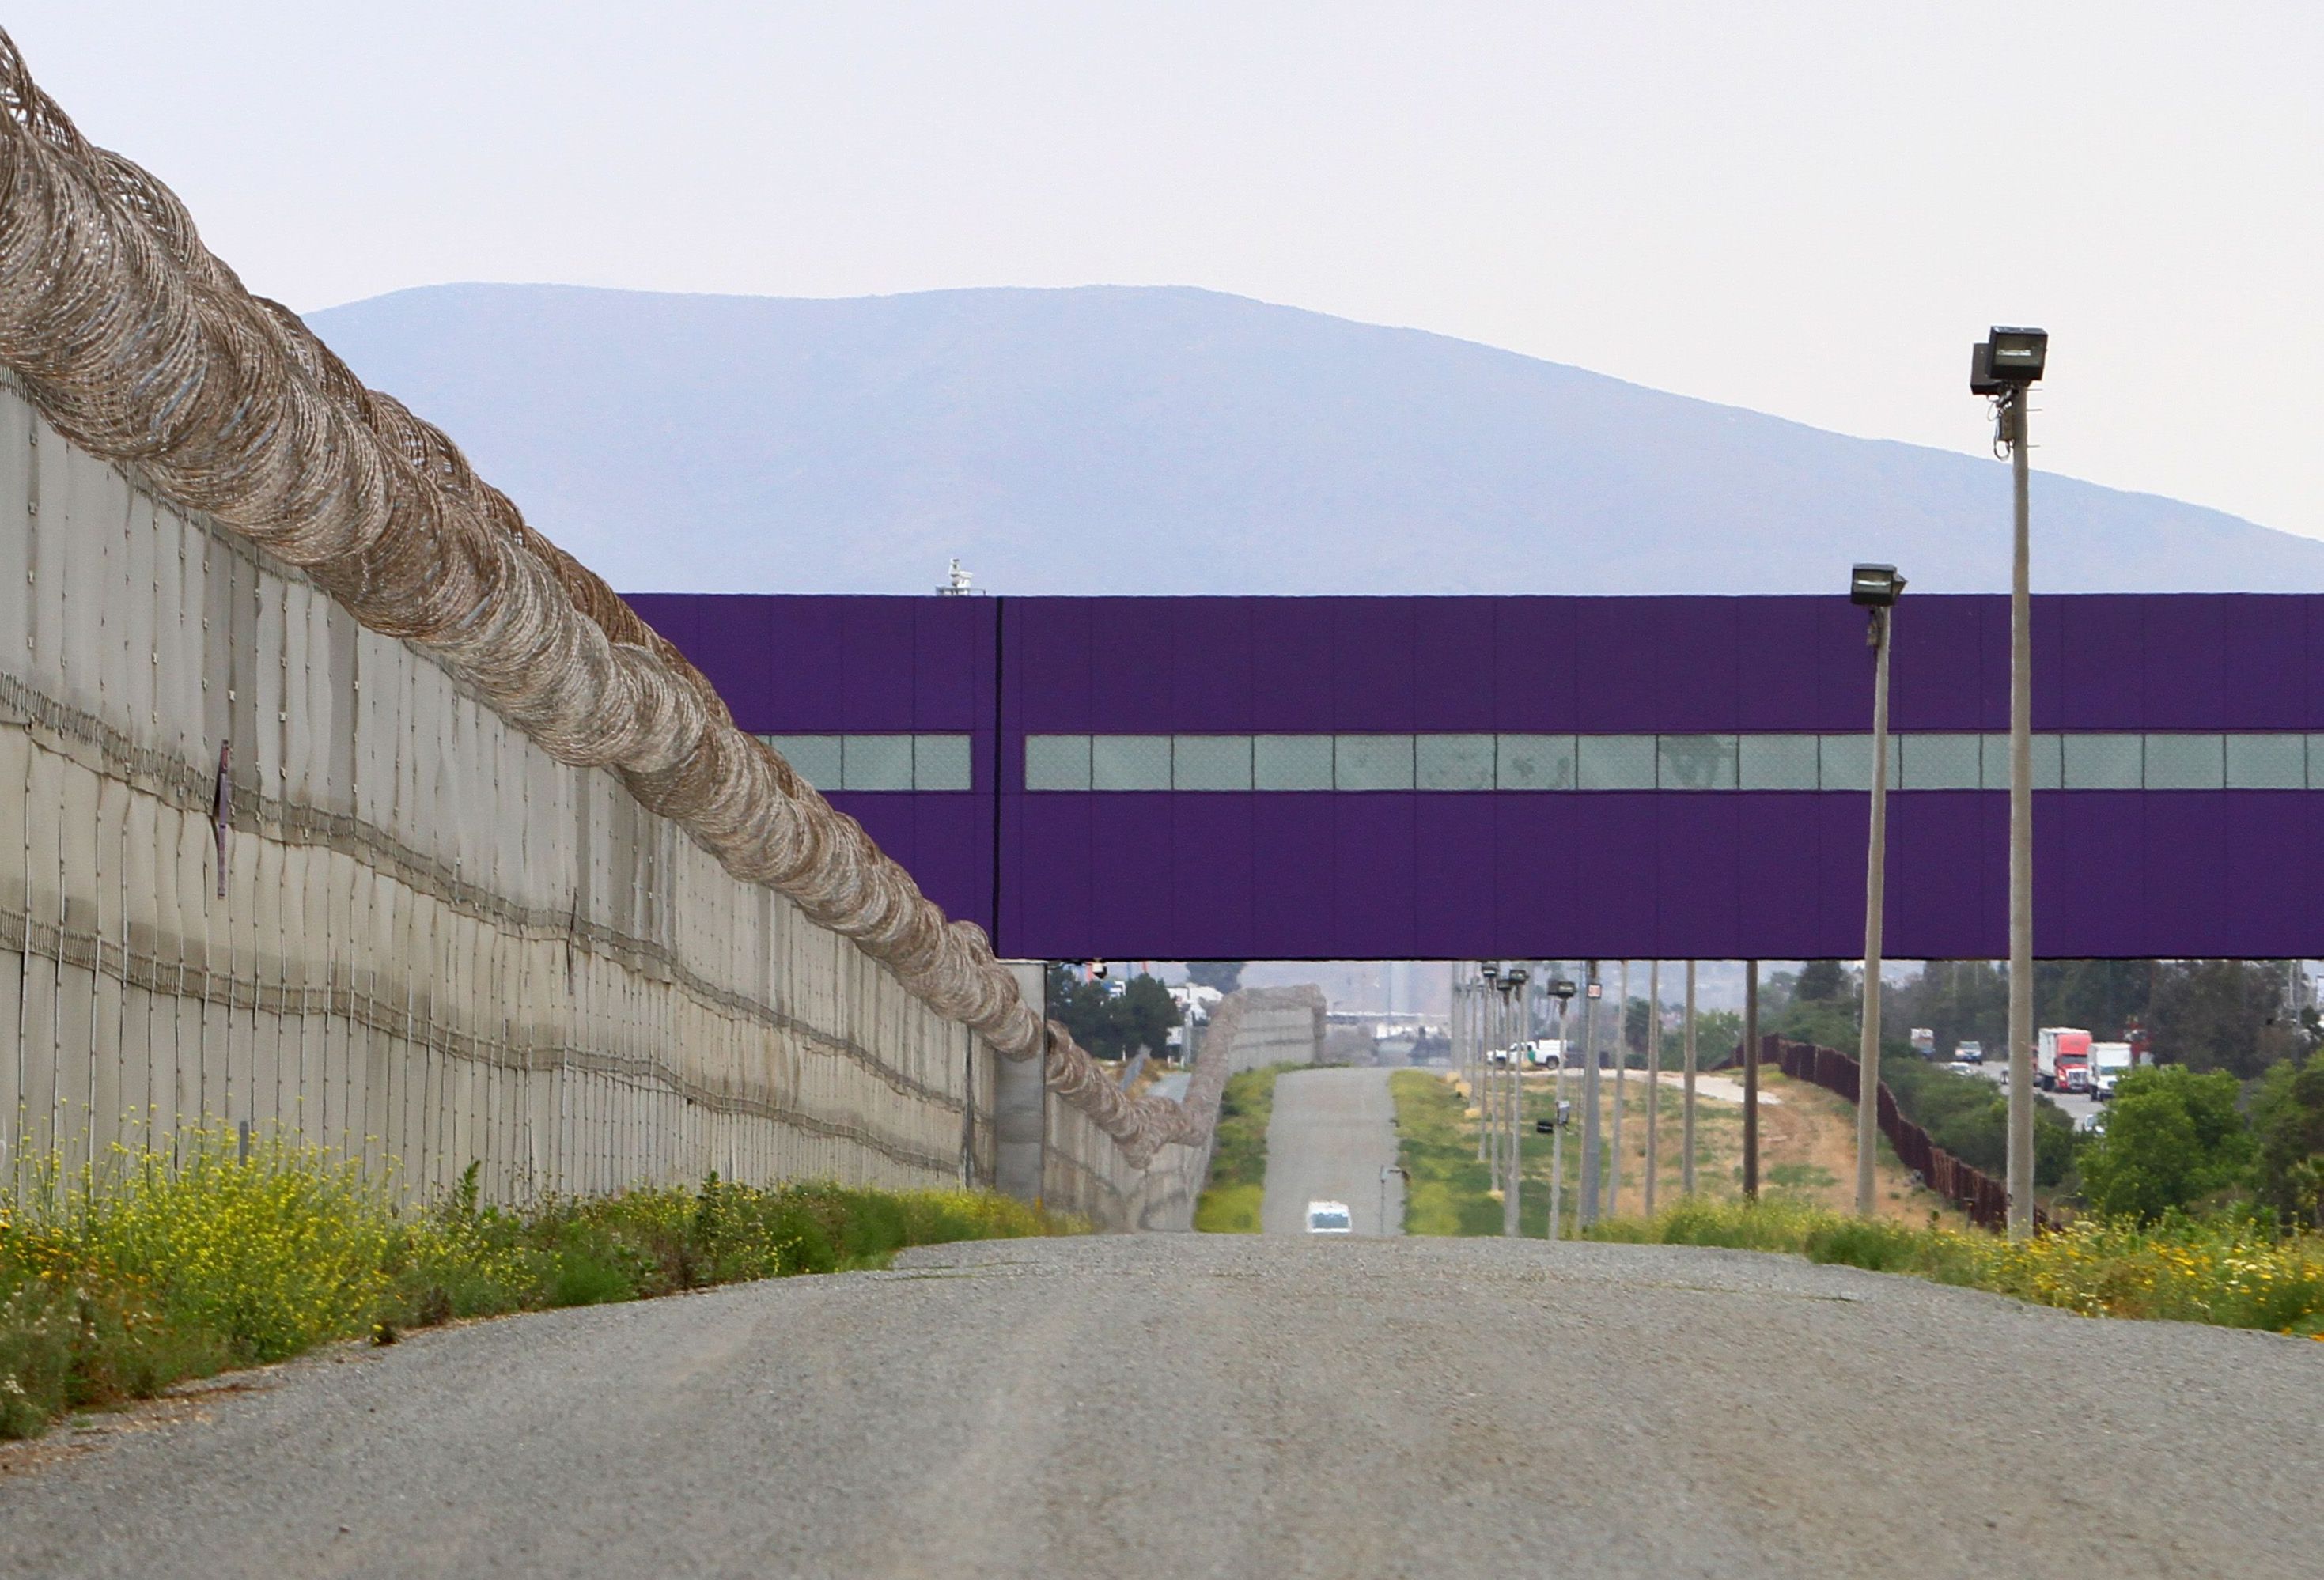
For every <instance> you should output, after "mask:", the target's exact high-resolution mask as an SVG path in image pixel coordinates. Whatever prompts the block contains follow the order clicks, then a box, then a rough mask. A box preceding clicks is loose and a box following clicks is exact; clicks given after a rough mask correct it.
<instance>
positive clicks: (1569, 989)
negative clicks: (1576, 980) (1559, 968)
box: [1549, 977, 1575, 1004]
mask: <svg viewBox="0 0 2324 1580" xmlns="http://www.w3.org/2000/svg"><path fill="white" fill-rule="evenodd" d="M1574 992H1575V988H1574V986H1573V983H1572V981H1571V980H1570V979H1569V978H1564V977H1560V978H1557V979H1556V980H1555V981H1554V982H1552V983H1551V984H1550V985H1549V996H1550V997H1552V998H1554V999H1556V1000H1557V1001H1558V1002H1559V1003H1560V1004H1563V1003H1564V1002H1565V1001H1566V1000H1567V999H1569V998H1572V997H1573V995H1574Z"/></svg>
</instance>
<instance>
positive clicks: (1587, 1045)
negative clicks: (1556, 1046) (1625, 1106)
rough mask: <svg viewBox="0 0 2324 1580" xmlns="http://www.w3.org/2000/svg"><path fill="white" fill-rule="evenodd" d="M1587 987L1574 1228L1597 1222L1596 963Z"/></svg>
mask: <svg viewBox="0 0 2324 1580" xmlns="http://www.w3.org/2000/svg"><path fill="white" fill-rule="evenodd" d="M1587 982H1588V985H1587V986H1586V987H1583V988H1582V1210H1581V1212H1580V1213H1579V1215H1578V1221H1577V1222H1576V1223H1575V1225H1574V1226H1575V1227H1576V1228H1582V1229H1586V1228H1588V1227H1589V1226H1591V1225H1592V1224H1594V1223H1596V1222H1597V1221H1598V1167H1599V1163H1598V1094H1599V1092H1600V1089H1601V1087H1600V1081H1599V1078H1598V1000H1599V998H1600V997H1601V996H1602V995H1603V994H1604V993H1605V991H1606V990H1605V987H1603V986H1602V985H1601V984H1600V982H1599V980H1598V962H1597V961H1596V960H1591V961H1590V962H1589V971H1588V976H1587Z"/></svg>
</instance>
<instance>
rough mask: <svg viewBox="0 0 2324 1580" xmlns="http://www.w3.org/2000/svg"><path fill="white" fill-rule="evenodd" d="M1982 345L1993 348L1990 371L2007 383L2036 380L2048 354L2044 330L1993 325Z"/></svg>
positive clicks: (2034, 381) (2048, 341) (2048, 336)
mask: <svg viewBox="0 0 2324 1580" xmlns="http://www.w3.org/2000/svg"><path fill="white" fill-rule="evenodd" d="M1986 344H1987V345H1989V346H1991V347H1992V348H1993V350H1992V352H1991V354H1990V364H1989V365H1990V371H1991V372H1992V374H1993V376H1994V377H1995V378H1997V379H1999V380H2000V381H2003V382H2004V383H2007V384H2032V383H2036V382H2038V381H2040V380H2041V377H2042V367H2043V363H2046V362H2047V361H2048V360H2049V356H2050V332H2049V331H2048V330H2047V329H2011V328H2006V327H2004V326H2001V325H1999V324H1997V325H1995V326H1993V329H1992V331H1991V332H1990V335H1989V336H1988V337H1987V341H1986Z"/></svg>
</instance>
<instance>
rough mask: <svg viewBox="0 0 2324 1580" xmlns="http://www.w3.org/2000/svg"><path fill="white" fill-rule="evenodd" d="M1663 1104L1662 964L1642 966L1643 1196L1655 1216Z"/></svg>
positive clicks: (1648, 1213)
mask: <svg viewBox="0 0 2324 1580" xmlns="http://www.w3.org/2000/svg"><path fill="white" fill-rule="evenodd" d="M1662 1106H1663V963H1662V961H1660V960H1652V961H1649V962H1648V963H1647V966H1646V1207H1645V1211H1646V1216H1647V1217H1654V1216H1655V1167H1656V1165H1657V1163H1658V1161H1659V1160H1658V1157H1657V1154H1656V1153H1655V1113H1656V1112H1657V1111H1658V1110H1659V1109H1660V1108H1661V1107H1662Z"/></svg>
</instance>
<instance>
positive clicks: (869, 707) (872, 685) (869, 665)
mask: <svg viewBox="0 0 2324 1580" xmlns="http://www.w3.org/2000/svg"><path fill="white" fill-rule="evenodd" d="M918 602H919V600H918V599H914V598H852V599H850V600H848V602H847V607H846V609H845V611H844V612H843V613H842V614H841V616H840V641H841V643H842V645H843V648H844V651H845V653H846V659H845V662H846V669H845V671H844V673H843V674H842V675H840V680H839V685H840V693H841V701H840V709H841V712H842V713H843V715H844V718H845V720H846V722H845V723H844V725H843V726H842V728H843V729H847V730H909V729H910V728H911V727H912V690H913V679H914V674H913V672H914V670H915V668H916V667H917V666H916V665H915V664H914V663H913V656H914V650H915V647H916V644H915V642H914V639H913V627H914V625H915V624H916V621H915V619H914V613H915V605H917V604H918Z"/></svg>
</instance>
